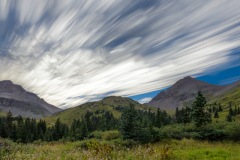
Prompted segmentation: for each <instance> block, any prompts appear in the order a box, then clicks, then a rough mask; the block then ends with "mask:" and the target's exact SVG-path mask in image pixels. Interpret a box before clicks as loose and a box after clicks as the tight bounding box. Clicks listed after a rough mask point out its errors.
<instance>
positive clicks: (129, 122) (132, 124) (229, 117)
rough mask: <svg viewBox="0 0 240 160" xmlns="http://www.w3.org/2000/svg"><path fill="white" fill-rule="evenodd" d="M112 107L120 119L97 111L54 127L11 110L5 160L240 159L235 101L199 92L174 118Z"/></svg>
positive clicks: (5, 121) (0, 132)
mask: <svg viewBox="0 0 240 160" xmlns="http://www.w3.org/2000/svg"><path fill="white" fill-rule="evenodd" d="M112 107H114V110H117V111H118V112H120V113H121V116H120V117H119V118H117V117H116V116H114V114H113V113H112V112H110V111H109V110H104V109H95V110H93V111H86V113H85V114H83V115H82V117H81V118H80V119H73V121H72V122H71V123H70V124H66V123H63V122H61V120H60V119H59V118H58V119H57V120H56V122H55V123H54V124H53V125H52V126H48V125H47V123H46V121H44V120H35V119H30V118H26V119H24V118H22V117H21V116H18V117H13V116H12V115H11V113H10V112H9V113H8V114H7V116H5V117H2V118H0V136H1V137H2V138H6V139H1V141H0V153H1V155H0V156H1V159H164V160H165V159H239V158H240V154H239V152H238V151H237V150H238V149H240V145H239V142H240V127H239V121H238V120H237V117H238V116H239V115H240V109H239V107H237V106H234V107H233V106H232V104H231V103H229V104H228V107H227V108H224V107H223V106H222V105H221V104H220V103H213V104H210V105H207V102H206V99H205V97H204V96H203V95H202V94H201V92H199V93H198V96H197V97H196V99H195V101H194V102H193V104H192V105H191V106H187V107H184V108H182V109H178V108H177V109H176V111H175V114H174V115H172V116H170V115H169V114H168V113H167V112H165V111H161V110H160V109H158V110H157V111H156V112H155V111H152V110H149V109H148V110H145V109H141V108H135V105H134V104H131V103H130V105H129V106H128V107H122V106H112ZM226 109H227V112H226ZM223 113H224V114H223ZM225 113H227V114H225ZM223 116H224V118H223ZM233 141H234V143H233Z"/></svg>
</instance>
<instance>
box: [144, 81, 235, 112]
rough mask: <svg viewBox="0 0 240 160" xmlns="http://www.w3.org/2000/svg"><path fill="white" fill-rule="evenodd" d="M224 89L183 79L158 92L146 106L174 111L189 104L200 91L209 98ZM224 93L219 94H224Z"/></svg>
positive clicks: (224, 87)
mask: <svg viewBox="0 0 240 160" xmlns="http://www.w3.org/2000/svg"><path fill="white" fill-rule="evenodd" d="M226 87H227V86H218V85H213V84H209V83H206V82H203V81H200V80H197V79H195V78H192V77H185V78H183V79H181V80H179V81H177V82H176V83H175V84H174V85H173V86H172V87H170V88H168V89H167V90H165V91H162V92H160V93H159V94H158V95H157V96H155V97H154V98H153V99H152V100H151V101H150V102H149V103H148V105H150V106H154V107H158V108H161V109H165V110H168V109H175V108H176V107H181V106H183V105H184V104H187V103H190V102H191V101H192V100H193V99H194V98H195V96H196V94H197V92H198V91H201V92H202V93H203V94H204V95H205V96H207V97H208V98H210V97H213V96H214V95H215V94H217V93H220V91H223V90H224V89H226ZM229 88H231V87H229ZM226 91H227V90H226ZM226 91H224V92H222V93H221V94H224V93H225V92H226Z"/></svg>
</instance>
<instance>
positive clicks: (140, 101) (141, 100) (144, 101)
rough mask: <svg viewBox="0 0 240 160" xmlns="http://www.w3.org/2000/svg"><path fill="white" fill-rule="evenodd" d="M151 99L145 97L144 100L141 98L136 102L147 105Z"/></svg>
mask: <svg viewBox="0 0 240 160" xmlns="http://www.w3.org/2000/svg"><path fill="white" fill-rule="evenodd" d="M151 99H152V98H151V97H146V98H142V99H140V100H139V101H138V102H139V103H141V104H144V103H148V102H149V101H151Z"/></svg>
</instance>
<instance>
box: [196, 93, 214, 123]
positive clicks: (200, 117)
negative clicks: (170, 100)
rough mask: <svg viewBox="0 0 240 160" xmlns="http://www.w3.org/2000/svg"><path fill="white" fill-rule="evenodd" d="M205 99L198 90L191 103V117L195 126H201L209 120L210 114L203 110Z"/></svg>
mask: <svg viewBox="0 0 240 160" xmlns="http://www.w3.org/2000/svg"><path fill="white" fill-rule="evenodd" d="M205 107H206V99H205V97H204V96H203V95H202V93H201V92H200V91H199V92H198V95H197V97H196V99H195V101H194V102H193V104H192V118H193V121H194V123H195V126H196V127H201V126H202V125H205V124H207V123H210V122H211V114H209V113H208V112H206V111H205Z"/></svg>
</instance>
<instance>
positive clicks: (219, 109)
mask: <svg viewBox="0 0 240 160" xmlns="http://www.w3.org/2000/svg"><path fill="white" fill-rule="evenodd" d="M218 111H219V112H222V111H223V109H222V105H221V104H220V103H219V104H218Z"/></svg>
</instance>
